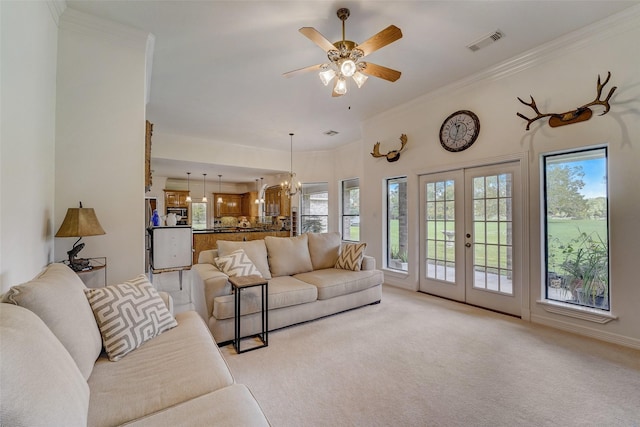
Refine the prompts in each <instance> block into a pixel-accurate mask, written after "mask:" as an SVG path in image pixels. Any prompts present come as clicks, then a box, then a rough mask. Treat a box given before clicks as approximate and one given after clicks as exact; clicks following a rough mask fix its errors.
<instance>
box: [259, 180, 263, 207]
mask: <svg viewBox="0 0 640 427" xmlns="http://www.w3.org/2000/svg"><path fill="white" fill-rule="evenodd" d="M262 179H263V178H262V177H260V191H259V192H258V194H259V195H260V194H262V197H260V203H261V204H263V205H264V185H262Z"/></svg>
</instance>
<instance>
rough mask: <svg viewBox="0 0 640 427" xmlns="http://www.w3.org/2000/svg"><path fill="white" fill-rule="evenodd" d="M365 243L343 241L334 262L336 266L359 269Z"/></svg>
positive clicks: (345, 268) (344, 268)
mask: <svg viewBox="0 0 640 427" xmlns="http://www.w3.org/2000/svg"><path fill="white" fill-rule="evenodd" d="M366 248H367V244H366V243H345V245H344V247H343V248H342V252H341V253H340V256H339V257H338V261H337V262H336V268H340V269H342V270H353V271H360V268H361V265H362V258H364V250H365V249H366Z"/></svg>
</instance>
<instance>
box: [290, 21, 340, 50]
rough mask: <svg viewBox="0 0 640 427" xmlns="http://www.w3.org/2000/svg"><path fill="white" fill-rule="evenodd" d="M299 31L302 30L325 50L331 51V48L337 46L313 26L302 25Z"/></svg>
mask: <svg viewBox="0 0 640 427" xmlns="http://www.w3.org/2000/svg"><path fill="white" fill-rule="evenodd" d="M298 31H300V32H301V33H302V34H303V35H304V36H305V37H307V38H308V39H309V40H311V41H312V42H314V43H315V44H317V45H318V46H320V48H321V49H322V50H324V51H325V52H329V51H330V50H331V49H335V48H336V47H335V46H334V45H333V43H331V42H330V41H329V40H327V38H326V37H325V36H323V35H322V34H320V32H319V31H318V30H316V29H315V28H313V27H302V28H300V29H299V30H298Z"/></svg>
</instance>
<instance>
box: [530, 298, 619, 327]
mask: <svg viewBox="0 0 640 427" xmlns="http://www.w3.org/2000/svg"><path fill="white" fill-rule="evenodd" d="M536 302H537V303H538V304H540V305H542V306H543V307H542V308H544V309H545V311H548V312H549V313H554V314H560V315H562V316H569V317H573V318H576V319H581V320H586V321H589V322H594V323H600V324H605V323H609V322H611V321H612V320H617V319H618V316H615V315H613V314H611V313H610V312H608V311H603V310H598V309H597V308H589V307H578V306H575V305H573V304H565V303H562V302H558V301H551V300H546V299H543V300H538V301H536Z"/></svg>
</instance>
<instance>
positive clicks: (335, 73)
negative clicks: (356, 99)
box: [283, 8, 402, 97]
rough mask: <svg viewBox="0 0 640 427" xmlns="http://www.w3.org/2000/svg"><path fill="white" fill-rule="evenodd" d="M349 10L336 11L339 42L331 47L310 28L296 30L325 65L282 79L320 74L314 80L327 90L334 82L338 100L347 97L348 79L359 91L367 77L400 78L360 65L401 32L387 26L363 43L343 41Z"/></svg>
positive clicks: (388, 70)
mask: <svg viewBox="0 0 640 427" xmlns="http://www.w3.org/2000/svg"><path fill="white" fill-rule="evenodd" d="M349 14H350V12H349V9H347V8H341V9H338V12H337V15H338V18H340V20H341V21H342V40H340V41H337V42H335V43H331V42H330V41H329V40H327V39H326V38H325V37H324V36H323V35H322V34H320V32H318V31H317V30H316V29H315V28H313V27H303V28H300V30H299V31H300V33H302V34H303V35H304V36H306V37H307V38H308V39H310V40H311V41H312V42H314V43H315V44H317V45H318V46H320V48H322V49H323V50H324V51H325V52H326V53H327V59H329V62H327V63H324V64H318V65H312V66H310V67H306V68H301V69H298V70H294V71H290V72H288V73H284V74H283V75H284V76H285V77H292V76H294V75H295V74H298V73H299V72H306V71H316V70H320V71H319V73H318V77H320V81H321V82H322V84H323V85H325V86H328V85H329V83H330V82H332V81H334V80H335V81H334V84H333V91H332V96H334V97H336V96H342V95H344V94H346V93H347V91H348V88H347V80H348V78H349V77H351V78H352V79H353V80H354V81H355V83H356V85H357V86H358V88H360V87H362V86H363V85H364V84H365V82H366V81H367V79H368V78H369V76H374V77H378V78H381V79H384V80H388V81H391V82H395V81H396V80H398V79H399V78H400V75H401V73H400V71H396V70H392V69H391V68H386V67H383V66H380V65H376V64H371V63H367V62H364V61H361V60H362V58H364V57H365V56H367V55H369V54H371V53H373V52H375V51H376V50H378V49H380V48H383V47H384V46H386V45H388V44H390V43H393V42H394V41H396V40H398V39H400V38H402V31H401V30H400V28H398V27H396V26H395V25H390V26H388V27H387V28H385V29H384V30H382V31H380V32H379V33H378V34H376V35H374V36H373V37H371V38H369V39H368V40H367V41H365V42H364V43H362V44H360V45H358V44H357V43H355V42H353V41H351V40H346V38H345V21H346V20H347V18H348V17H349Z"/></svg>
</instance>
